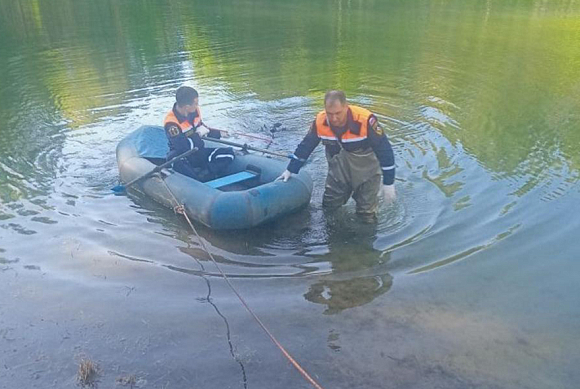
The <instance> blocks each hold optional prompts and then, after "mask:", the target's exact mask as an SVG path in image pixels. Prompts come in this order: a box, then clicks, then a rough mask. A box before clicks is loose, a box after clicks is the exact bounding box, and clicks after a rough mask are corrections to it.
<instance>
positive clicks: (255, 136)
mask: <svg viewBox="0 0 580 389" xmlns="http://www.w3.org/2000/svg"><path fill="white" fill-rule="evenodd" d="M202 126H204V127H205V128H207V129H208V130H214V131H219V132H221V133H224V134H234V135H240V136H246V137H248V138H253V139H258V140H263V141H264V142H268V143H276V142H274V139H272V138H265V137H263V136H258V135H250V134H244V133H243V132H238V131H232V132H230V131H226V130H220V129H218V128H212V127H208V126H206V125H205V124H202Z"/></svg>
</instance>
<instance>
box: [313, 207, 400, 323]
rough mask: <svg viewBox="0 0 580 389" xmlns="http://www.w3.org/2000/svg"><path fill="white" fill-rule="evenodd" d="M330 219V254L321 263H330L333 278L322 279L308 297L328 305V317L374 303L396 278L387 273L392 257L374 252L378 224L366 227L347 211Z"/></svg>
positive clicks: (339, 211)
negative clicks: (387, 264) (387, 265)
mask: <svg viewBox="0 0 580 389" xmlns="http://www.w3.org/2000/svg"><path fill="white" fill-rule="evenodd" d="M326 216H327V217H326V228H327V230H328V250H329V252H328V253H327V254H325V255H323V256H322V257H321V258H319V259H318V260H319V261H328V262H329V263H330V265H331V267H332V274H330V275H325V276H321V277H320V278H319V279H318V280H317V281H316V282H315V283H314V284H312V285H311V286H310V288H309V290H308V292H306V293H305V294H304V297H305V298H306V300H308V301H310V302H313V303H317V304H324V305H326V306H327V308H326V310H325V311H324V313H326V314H329V315H331V314H335V313H339V312H341V311H343V310H345V309H347V308H353V307H358V306H361V305H364V304H368V303H370V302H371V301H373V300H374V299H375V298H376V297H378V296H380V295H382V294H384V293H386V292H387V291H388V290H389V289H390V288H391V286H392V285H393V277H392V276H391V275H390V274H389V273H388V272H387V270H386V263H387V262H388V260H389V258H388V254H386V255H380V254H379V252H378V251H377V250H375V249H374V248H373V243H374V241H375V239H376V236H377V225H376V224H368V223H364V222H363V221H361V220H359V219H358V218H357V217H356V216H354V215H352V213H351V211H349V210H346V209H345V208H344V207H343V208H342V209H340V210H337V211H329V212H327V213H326Z"/></svg>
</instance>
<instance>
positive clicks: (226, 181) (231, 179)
mask: <svg viewBox="0 0 580 389" xmlns="http://www.w3.org/2000/svg"><path fill="white" fill-rule="evenodd" d="M258 175H259V173H256V172H252V171H248V170H244V171H243V172H239V173H235V174H230V175H229V176H225V177H220V178H216V179H215V180H211V181H208V182H206V183H205V184H206V185H209V186H210V187H212V188H214V189H219V188H223V187H224V186H228V185H232V184H238V183H240V182H244V181H247V180H250V179H252V178H254V177H257V176H258Z"/></svg>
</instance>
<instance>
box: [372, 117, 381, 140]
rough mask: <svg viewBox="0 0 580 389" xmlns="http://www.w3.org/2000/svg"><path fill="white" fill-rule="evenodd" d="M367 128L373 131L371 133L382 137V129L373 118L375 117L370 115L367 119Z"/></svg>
mask: <svg viewBox="0 0 580 389" xmlns="http://www.w3.org/2000/svg"><path fill="white" fill-rule="evenodd" d="M369 126H370V127H371V128H372V129H373V131H374V132H375V133H376V134H377V135H379V136H380V135H383V129H382V128H381V127H380V126H379V121H378V120H377V118H376V117H375V115H372V116H371V117H370V118H369Z"/></svg>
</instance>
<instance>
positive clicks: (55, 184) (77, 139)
mask: <svg viewBox="0 0 580 389" xmlns="http://www.w3.org/2000/svg"><path fill="white" fill-rule="evenodd" d="M578 42H580V3H578V2H576V1H574V0H568V1H543V0H529V1H521V0H520V1H515V0H514V1H493V0H487V1H472V0H468V1H416V2H406V1H396V0H385V1H378V0H377V1H374V0H358V1H357V0H323V1H317V2H313V1H307V0H296V1H291V2H290V1H281V0H270V1H267V0H241V1H236V2H228V1H223V0H219V1H213V2H207V1H202V0H189V1H185V0H164V1H152V0H143V1H124V2H117V1H112V0H97V1H88V0H77V1H73V0H56V1H51V2H43V1H38V0H21V1H11V0H0V135H1V136H0V295H1V296H2V298H1V300H0V388H25V387H26V388H48V387H54V388H68V387H71V388H72V387H76V386H77V382H76V375H77V370H78V366H79V363H80V361H81V360H82V359H88V360H92V361H94V362H95V363H97V364H98V366H99V372H98V385H99V386H100V387H115V386H122V385H126V386H128V385H131V382H132V381H131V377H132V378H133V379H134V386H136V387H144V388H274V387H283V388H309V387H312V386H311V385H310V384H308V382H306V381H305V380H304V379H303V378H302V377H301V376H300V375H299V373H298V372H297V371H296V370H294V368H293V367H292V366H291V365H290V364H289V363H288V362H287V361H286V360H285V359H284V357H283V356H282V355H281V354H280V352H279V351H278V350H277V349H276V347H275V346H274V345H273V344H272V343H271V342H270V340H269V339H268V338H267V337H266V335H265V334H264V333H263V332H262V330H261V329H260V328H259V327H258V325H257V324H256V323H255V322H254V321H253V319H252V317H251V316H250V315H249V314H248V313H247V312H246V311H245V309H244V308H243V307H242V305H241V304H240V302H239V301H238V300H237V298H236V296H235V295H234V294H233V293H232V291H231V290H230V289H229V288H228V286H227V284H226V283H225V282H224V281H223V280H222V279H221V277H220V276H219V272H218V271H217V269H216V268H215V266H214V265H213V264H212V262H211V261H210V260H209V257H208V255H207V253H205V252H204V250H203V248H202V246H201V245H200V241H199V239H198V237H197V236H196V235H195V234H193V233H192V232H191V230H190V229H189V226H188V225H187V223H186V222H185V221H184V220H183V219H182V218H181V217H180V216H178V215H175V214H174V213H173V212H172V211H171V210H168V209H165V208H163V207H161V206H160V205H158V204H156V203H154V202H152V201H151V200H149V199H147V198H144V197H141V196H127V195H123V196H114V195H112V194H111V191H110V189H111V187H113V186H114V185H116V184H117V180H118V171H117V165H116V160H115V147H116V145H117V143H118V142H119V141H120V140H121V139H122V138H123V137H125V136H126V135H127V134H129V133H130V132H131V131H133V130H134V129H136V128H137V127H138V126H140V125H143V124H155V125H160V124H161V123H162V121H163V117H164V115H165V113H166V112H167V111H168V110H169V109H170V107H171V105H172V104H173V101H174V93H175V90H176V88H177V87H179V86H180V85H182V84H186V85H190V86H194V87H195V88H196V89H197V90H198V91H199V92H200V105H201V109H202V112H203V116H204V121H205V122H206V123H207V124H208V125H210V126H212V127H217V128H221V129H227V130H230V131H235V132H240V133H245V134H249V135H254V136H259V137H273V140H274V142H273V143H271V144H269V142H265V141H260V140H255V139H251V138H248V137H244V136H237V137H233V138H232V139H231V140H233V141H240V142H248V143H251V144H252V145H254V146H256V147H261V148H266V147H268V148H269V149H271V150H274V151H292V150H293V149H294V148H295V146H296V145H297V144H298V143H299V142H300V140H301V139H302V137H303V136H304V135H305V133H306V131H307V130H308V127H309V125H310V123H311V121H312V120H313V118H314V115H315V114H316V113H317V112H318V111H320V110H321V109H323V105H322V99H323V96H324V93H325V91H327V90H329V89H342V90H344V91H345V92H346V94H347V97H348V98H349V100H350V102H352V103H353V104H356V105H360V106H363V107H366V108H368V109H370V110H371V111H373V112H374V113H375V114H376V115H377V117H378V118H379V121H380V123H381V125H382V126H383V128H384V129H385V131H386V133H387V135H388V137H389V139H390V141H391V143H392V144H393V148H394V152H395V158H396V164H397V180H396V188H397V194H398V200H397V202H396V203H395V204H394V205H392V206H382V207H381V210H380V212H379V221H378V223H377V224H376V225H367V224H362V223H361V222H360V221H359V220H357V218H356V217H355V215H354V204H353V203H349V204H347V205H346V206H345V207H343V208H342V209H340V210H339V211H338V212H333V213H330V212H327V211H325V210H323V209H322V206H321V198H322V191H323V186H324V179H325V174H326V161H325V157H324V150H323V148H322V147H319V148H318V149H317V150H316V151H315V152H314V153H313V155H312V156H311V158H310V160H309V163H308V164H307V165H306V167H305V169H306V170H307V171H308V172H309V173H310V174H311V176H312V177H313V181H314V186H315V189H314V193H313V197H312V201H311V203H310V205H309V206H308V207H307V208H305V209H303V210H301V211H300V212H297V213H295V214H292V215H290V216H288V217H285V218H282V219H280V220H278V221H276V222H274V223H271V224H267V225H264V226H261V227H258V228H255V229H252V230H248V231H229V232H216V231H211V230H208V229H207V228H204V227H202V226H197V228H198V231H199V233H200V236H201V239H203V241H204V242H205V244H206V245H207V247H208V248H209V250H210V251H211V252H212V254H213V255H214V256H215V257H216V259H217V261H218V262H219V263H220V265H221V267H222V269H223V270H224V271H225V272H226V274H227V275H228V276H229V277H230V278H231V280H232V283H233V284H234V285H235V287H236V288H237V289H238V290H239V291H240V293H241V294H242V295H243V296H244V298H245V299H246V300H247V301H248V304H249V305H250V306H251V307H252V309H253V310H254V311H255V312H256V313H257V314H258V316H259V317H260V318H261V320H262V321H263V322H264V323H265V324H266V326H268V328H269V329H270V330H271V331H272V333H273V334H274V335H275V336H276V337H277V338H278V339H279V340H280V342H281V343H282V344H283V345H284V346H285V347H286V348H287V349H288V351H289V352H290V353H291V354H292V355H293V356H294V357H295V358H296V359H297V360H298V362H299V363H300V364H301V365H302V366H303V367H304V368H305V369H306V371H308V372H309V373H310V374H311V375H312V376H313V377H314V378H315V379H316V380H317V381H318V382H319V383H320V384H321V385H322V386H323V387H325V388H353V387H357V388H435V387H444V388H542V389H544V388H572V387H576V386H577V385H578V384H577V382H578V380H579V379H580V373H579V372H578V369H577V366H579V365H580V351H579V350H580V347H579V346H580V344H579V341H578V334H579V330H578V329H579V328H580V301H579V295H580V288H579V287H578V284H579V283H580V261H579V259H580V248H579V245H578V243H577V242H576V239H578V237H579V236H580V235H579V231H580V219H579V218H578V215H579V214H580V201H579V200H580V153H579V151H578V149H579V146H580V129H579V128H580V127H579V125H578V124H579V123H580V45H579V44H578ZM275 123H281V124H282V125H281V126H280V127H278V128H277V129H276V131H274V132H272V131H271V129H272V128H273V127H272V126H273V125H274V124H275Z"/></svg>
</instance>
